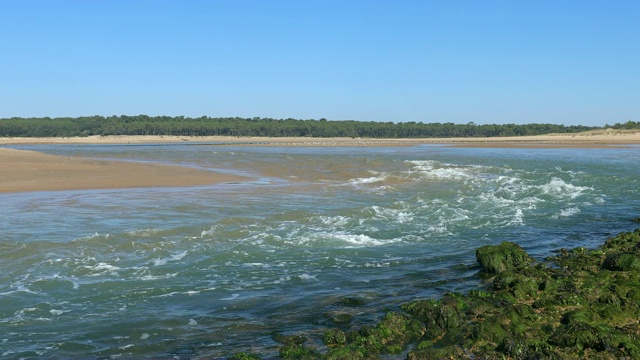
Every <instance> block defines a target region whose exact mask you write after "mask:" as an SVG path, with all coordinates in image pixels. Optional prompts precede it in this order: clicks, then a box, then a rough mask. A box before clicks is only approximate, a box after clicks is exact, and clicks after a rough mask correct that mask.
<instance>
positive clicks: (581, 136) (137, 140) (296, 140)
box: [0, 130, 640, 148]
mask: <svg viewBox="0 0 640 360" xmlns="http://www.w3.org/2000/svg"><path fill="white" fill-rule="evenodd" d="M163 143H212V144H217V145H243V146H327V147H342V146H345V147H349V146H355V147H359V146H372V147H381V146H413V145H421V144H445V145H451V146H464V147H525V148H526V147H536V148H572V147H596V148H597V147H607V146H620V145H640V130H635V131H624V130H598V131H591V132H586V133H578V134H569V135H565V134H558V135H537V136H518V137H491V138H414V139H370V138H311V137H232V136H157V135H147V136H88V137H68V138H64V137H60V138H8V137H5V138H0V145H26V144H163Z"/></svg>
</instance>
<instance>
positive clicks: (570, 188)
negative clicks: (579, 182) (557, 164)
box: [539, 177, 593, 199]
mask: <svg viewBox="0 0 640 360" xmlns="http://www.w3.org/2000/svg"><path fill="white" fill-rule="evenodd" d="M539 188H540V189H541V190H542V191H543V192H544V193H545V194H547V195H552V196H556V197H568V198H570V199H575V198H577V197H579V196H581V195H582V194H583V193H584V192H586V191H587V190H593V188H591V187H588V186H575V185H573V184H570V183H567V182H565V181H564V180H562V179H560V178H556V177H554V178H551V180H550V181H549V182H548V183H547V184H544V185H541V186H539Z"/></svg>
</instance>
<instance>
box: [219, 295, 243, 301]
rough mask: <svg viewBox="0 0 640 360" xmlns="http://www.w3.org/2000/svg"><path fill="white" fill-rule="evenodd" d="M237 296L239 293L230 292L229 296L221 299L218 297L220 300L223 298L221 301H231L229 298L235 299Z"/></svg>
mask: <svg viewBox="0 0 640 360" xmlns="http://www.w3.org/2000/svg"><path fill="white" fill-rule="evenodd" d="M239 296H240V294H231V296H230V297H226V298H222V299H220V300H223V301H231V300H235V299H237V298H238V297H239Z"/></svg>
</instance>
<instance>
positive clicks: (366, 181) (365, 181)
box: [349, 175, 387, 185]
mask: <svg viewBox="0 0 640 360" xmlns="http://www.w3.org/2000/svg"><path fill="white" fill-rule="evenodd" d="M386 178H387V176H386V175H379V176H371V177H367V178H356V179H351V180H349V183H350V184H352V185H360V184H373V183H378V182H383V181H384V180H385V179H386Z"/></svg>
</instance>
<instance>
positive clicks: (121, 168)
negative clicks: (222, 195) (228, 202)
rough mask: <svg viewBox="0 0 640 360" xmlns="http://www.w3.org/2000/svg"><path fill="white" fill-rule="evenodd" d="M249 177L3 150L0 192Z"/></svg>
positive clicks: (183, 183) (184, 183)
mask: <svg viewBox="0 0 640 360" xmlns="http://www.w3.org/2000/svg"><path fill="white" fill-rule="evenodd" d="M242 180H247V179H246V178H243V177H240V176H234V175H228V174H219V173H214V172H210V171H204V170H198V169H191V168H186V167H179V166H165V165H156V164H142V163H133V162H118V161H102V160H92V159H85V158H76V157H66V156H56V155H48V154H43V153H39V152H36V151H27V150H15V149H8V148H0V193H7V192H22V191H55V190H81V189H120V188H135V187H158V186H162V187H164V186H196V185H209V184H216V183H222V182H234V181H242Z"/></svg>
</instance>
